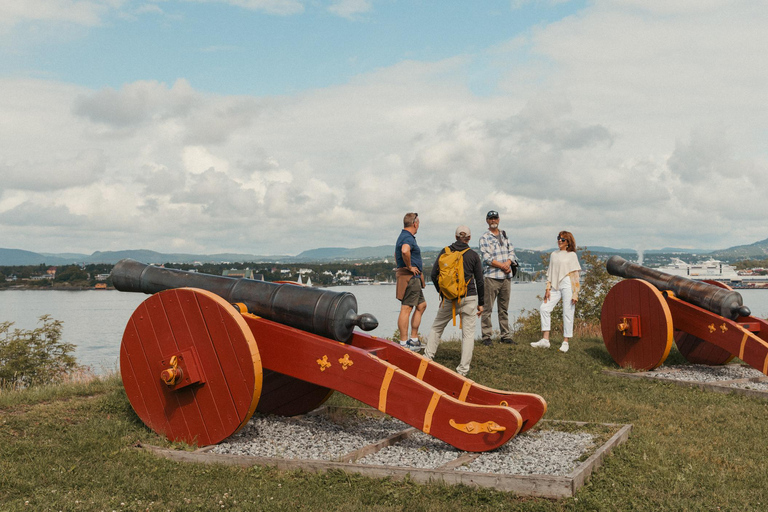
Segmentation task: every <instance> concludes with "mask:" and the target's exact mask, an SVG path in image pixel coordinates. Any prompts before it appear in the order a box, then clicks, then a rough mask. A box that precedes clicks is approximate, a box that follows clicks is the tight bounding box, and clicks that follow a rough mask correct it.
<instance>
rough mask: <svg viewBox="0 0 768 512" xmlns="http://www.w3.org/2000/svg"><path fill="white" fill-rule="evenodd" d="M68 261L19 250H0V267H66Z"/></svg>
mask: <svg viewBox="0 0 768 512" xmlns="http://www.w3.org/2000/svg"><path fill="white" fill-rule="evenodd" d="M69 263H72V261H70V260H69V259H66V258H61V257H58V256H50V255H49V256H44V255H42V254H39V253H36V252H31V251H23V250H21V249H0V265H9V266H10V265H67V264H69Z"/></svg>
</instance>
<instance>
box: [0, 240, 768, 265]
mask: <svg viewBox="0 0 768 512" xmlns="http://www.w3.org/2000/svg"><path fill="white" fill-rule="evenodd" d="M440 249H442V247H422V248H421V250H422V253H423V256H424V257H425V261H428V260H430V259H432V260H433V259H434V258H435V257H436V256H437V252H438V251H440ZM587 249H589V250H590V251H592V252H593V253H603V254H634V253H635V252H636V251H635V250H634V249H613V248H611V247H604V246H597V245H596V246H587ZM552 250H554V248H552V249H551V250H550V251H544V252H551V251H552ZM394 252H395V248H394V246H392V245H379V246H374V247H355V248H347V247H321V248H318V249H311V250H307V251H304V252H302V253H301V254H299V255H297V256H287V255H271V256H264V255H256V254H240V253H218V254H208V255H204V254H186V253H160V252H157V251H150V250H146V249H136V250H124V251H96V252H94V253H93V254H91V255H86V254H78V253H37V252H32V251H25V250H22V249H3V248H0V266H10V265H69V264H73V263H84V264H89V263H107V264H115V263H117V262H118V261H120V260H121V259H123V258H132V259H135V260H138V261H141V262H144V263H169V262H170V263H194V262H197V261H199V262H201V263H228V262H232V263H234V262H281V263H311V262H318V263H320V262H331V261H365V260H383V259H384V258H393V257H394ZM517 252H518V257H520V256H523V255H524V257H523V258H521V259H523V260H526V261H528V262H530V263H532V264H535V262H537V261H538V257H539V256H538V255H539V253H540V252H541V251H531V250H527V249H522V248H518V249H517ZM643 252H644V253H645V254H647V255H650V254H653V255H665V256H669V257H672V256H674V255H675V254H699V255H707V256H710V257H712V258H716V259H719V260H723V261H728V262H734V261H738V260H743V259H765V258H768V239H765V240H761V241H759V242H755V243H753V244H750V245H739V246H736V247H731V248H729V249H723V250H718V251H705V250H699V249H678V248H672V247H665V248H664V249H646V250H644V251H643Z"/></svg>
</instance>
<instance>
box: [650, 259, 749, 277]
mask: <svg viewBox="0 0 768 512" xmlns="http://www.w3.org/2000/svg"><path fill="white" fill-rule="evenodd" d="M657 270H660V271H662V272H666V273H667V274H671V275H673V276H683V277H687V278H688V279H696V280H702V279H714V280H717V281H732V280H734V279H739V278H740V276H739V274H738V273H737V272H736V269H735V268H734V267H732V266H731V265H729V264H727V263H723V262H722V261H718V260H712V259H710V260H707V261H700V262H698V263H686V262H684V261H683V260H681V259H680V258H672V263H670V264H669V265H666V266H664V267H659V268H658V269H657Z"/></svg>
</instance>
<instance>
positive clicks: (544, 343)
mask: <svg viewBox="0 0 768 512" xmlns="http://www.w3.org/2000/svg"><path fill="white" fill-rule="evenodd" d="M531 346H532V347H536V348H549V340H548V339H545V338H541V339H540V340H539V341H537V342H535V343H531Z"/></svg>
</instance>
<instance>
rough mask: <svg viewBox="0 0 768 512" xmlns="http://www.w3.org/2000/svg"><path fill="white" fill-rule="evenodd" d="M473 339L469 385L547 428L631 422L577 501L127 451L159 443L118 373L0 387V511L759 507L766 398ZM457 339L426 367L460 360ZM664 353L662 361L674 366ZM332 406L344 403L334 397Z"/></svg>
mask: <svg viewBox="0 0 768 512" xmlns="http://www.w3.org/2000/svg"><path fill="white" fill-rule="evenodd" d="M556 346H559V344H556V343H555V344H553V348H551V349H549V350H541V349H539V350H535V349H532V348H531V347H530V346H528V344H527V343H521V344H518V345H513V346H509V345H499V344H495V345H494V346H492V347H484V346H482V345H481V344H479V343H478V344H477V346H476V348H475V356H474V360H473V362H472V369H471V371H470V374H469V377H470V378H472V379H474V380H475V381H477V382H479V383H482V384H486V385H489V386H493V387H497V388H501V389H510V390H516V391H526V392H534V393H539V394H540V395H542V396H543V397H544V398H545V399H546V400H547V402H548V404H549V410H548V412H547V414H546V416H545V418H546V419H550V420H573V421H586V422H606V423H631V424H633V425H634V429H633V431H632V434H631V436H630V438H629V441H628V442H627V443H626V444H624V445H622V446H620V447H619V448H617V449H616V450H615V451H614V452H613V455H611V456H609V457H608V458H607V459H606V460H605V463H604V465H603V466H602V467H601V468H599V469H598V470H597V472H596V473H594V474H593V476H592V479H591V481H590V482H589V483H588V484H587V485H585V486H584V487H583V488H582V489H581V490H580V491H579V492H578V494H577V496H576V498H575V499H565V500H560V501H554V500H547V499H535V498H521V497H516V496H514V495H513V494H510V493H502V492H497V491H493V490H488V489H479V490H478V489H472V488H469V487H464V486H445V485H421V484H416V483H414V482H412V481H408V480H406V481H393V480H378V479H371V478H366V477H362V476H358V475H347V474H345V473H342V472H339V471H331V472H328V473H322V474H313V473H305V472H300V471H296V472H287V473H281V472H278V471H276V470H274V469H271V468H259V467H253V468H237V467H229V466H220V465H199V464H189V463H177V462H172V461H168V460H165V459H160V458H157V457H155V456H153V455H151V454H148V453H146V452H144V451H141V450H137V449H135V448H133V446H134V445H135V444H136V443H137V442H142V443H150V444H158V445H166V446H170V444H169V443H166V442H164V441H163V440H162V439H160V438H159V437H158V436H156V435H155V434H154V433H152V432H151V431H149V430H148V429H147V428H146V427H145V426H144V425H143V424H142V423H141V421H140V420H139V419H138V418H137V417H136V415H135V414H134V413H133V411H132V409H131V406H130V404H129V402H128V400H127V398H126V396H125V393H124V391H123V389H122V386H121V385H120V381H119V379H117V378H115V377H111V378H106V379H103V380H97V381H94V382H92V383H88V384H68V385H61V386H50V387H41V388H33V389H30V390H26V391H15V392H9V391H4V392H0V510H3V511H15V510H25V511H27V510H137V511H138V510H153V511H154V510H157V511H159V510H173V511H176V510H178V511H181V510H184V511H186V510H344V511H362V510H366V511H367V510H373V511H383V510H387V511H388V510H409V511H410V510H414V511H418V510H425V511H432V510H434V511H438V510H439V511H443V510H451V511H454V510H542V511H548V510H607V511H612V510H739V511H741V510H766V509H768V472H766V470H765V467H766V461H767V460H768V443H766V439H768V421H767V420H768V401H766V400H761V399H756V398H749V397H743V396H739V395H723V394H719V393H708V392H705V391H701V390H698V389H693V388H683V387H679V386H675V385H673V384H669V383H664V382H655V381H646V380H632V379H622V378H618V377H612V376H608V375H604V374H603V373H602V370H603V369H605V368H609V369H616V368H617V367H616V365H615V363H614V362H613V361H612V360H611V358H610V356H609V355H608V354H607V352H606V350H605V348H604V346H603V344H602V341H600V340H599V339H587V340H582V339H576V340H575V341H574V342H573V343H572V344H571V350H570V352H568V354H562V353H560V352H558V351H557V350H556ZM459 352H460V348H459V345H458V343H445V344H443V345H441V347H440V349H439V350H438V353H437V360H438V361H439V362H441V363H442V364H444V365H446V366H447V367H449V368H454V367H455V366H456V365H457V364H458V361H459V355H460V353H459ZM679 361H680V356H679V354H677V353H676V352H675V351H674V350H673V354H672V355H671V356H670V359H669V360H668V362H669V363H670V364H677V363H679ZM331 403H333V404H336V405H355V404H357V403H356V402H354V401H352V400H351V399H348V398H346V397H344V396H343V395H340V394H338V393H337V394H335V395H334V397H333V398H332V399H331Z"/></svg>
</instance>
